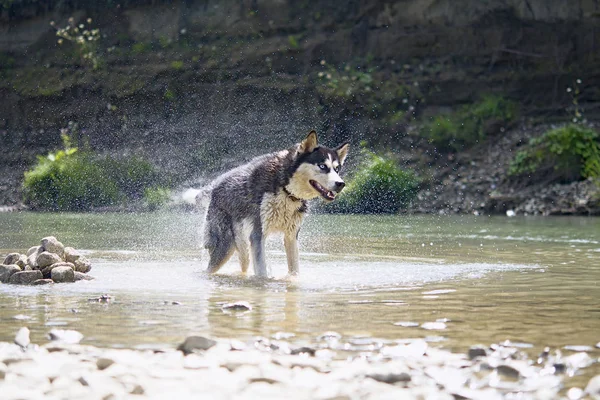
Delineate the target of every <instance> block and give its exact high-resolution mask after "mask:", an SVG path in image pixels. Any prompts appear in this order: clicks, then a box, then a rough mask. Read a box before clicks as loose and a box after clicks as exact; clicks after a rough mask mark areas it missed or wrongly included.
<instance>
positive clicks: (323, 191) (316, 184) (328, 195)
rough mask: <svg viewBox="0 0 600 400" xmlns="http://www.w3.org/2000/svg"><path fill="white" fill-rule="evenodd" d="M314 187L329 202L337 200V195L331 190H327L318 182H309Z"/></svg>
mask: <svg viewBox="0 0 600 400" xmlns="http://www.w3.org/2000/svg"><path fill="white" fill-rule="evenodd" d="M308 182H309V183H310V184H311V186H312V187H314V188H315V190H316V191H317V192H319V194H320V195H321V196H322V197H323V198H324V199H325V200H327V201H333V200H334V199H335V193H334V192H332V191H331V190H327V189H325V188H324V187H323V186H321V184H320V183H319V182H317V181H313V180H312V179H311V180H309V181H308Z"/></svg>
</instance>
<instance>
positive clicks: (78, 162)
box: [23, 146, 162, 211]
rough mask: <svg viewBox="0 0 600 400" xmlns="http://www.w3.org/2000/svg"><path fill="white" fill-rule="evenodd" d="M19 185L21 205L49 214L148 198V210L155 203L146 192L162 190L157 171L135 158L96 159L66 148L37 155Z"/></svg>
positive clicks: (84, 209)
mask: <svg viewBox="0 0 600 400" xmlns="http://www.w3.org/2000/svg"><path fill="white" fill-rule="evenodd" d="M23 186H24V202H25V204H27V205H29V206H30V207H31V208H33V209H37V210H53V211H86V210H91V209H94V208H98V207H106V206H118V205H125V204H127V203H130V202H136V201H142V200H143V199H144V198H145V197H148V196H150V198H149V199H146V200H147V203H148V205H149V206H150V208H152V207H154V206H157V205H158V204H159V200H158V196H157V195H156V194H154V193H152V192H151V191H150V192H149V191H148V190H158V188H162V187H161V179H160V176H159V174H158V172H157V170H156V169H155V168H154V167H153V166H152V165H151V164H150V163H148V162H147V161H145V160H143V159H141V158H139V157H129V158H126V159H115V158H113V157H108V156H107V157H99V156H97V155H94V154H92V153H91V152H89V151H87V152H79V151H77V149H75V148H71V147H68V146H66V148H65V150H59V151H57V152H54V153H50V154H49V155H48V156H46V157H41V156H39V157H38V162H37V164H36V165H34V166H33V168H32V169H30V170H29V171H27V172H25V180H24V184H23Z"/></svg>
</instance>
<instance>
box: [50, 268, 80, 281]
mask: <svg viewBox="0 0 600 400" xmlns="http://www.w3.org/2000/svg"><path fill="white" fill-rule="evenodd" d="M50 277H51V278H52V280H53V281H54V282H56V283H63V282H75V273H74V271H73V268H71V267H56V268H54V269H52V272H51V273H50Z"/></svg>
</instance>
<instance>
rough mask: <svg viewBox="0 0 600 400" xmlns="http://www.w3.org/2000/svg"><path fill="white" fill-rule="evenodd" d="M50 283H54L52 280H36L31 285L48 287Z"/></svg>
mask: <svg viewBox="0 0 600 400" xmlns="http://www.w3.org/2000/svg"><path fill="white" fill-rule="evenodd" d="M50 283H54V281H53V280H52V279H38V280H36V281H33V283H32V285H36V286H38V285H48V284H50Z"/></svg>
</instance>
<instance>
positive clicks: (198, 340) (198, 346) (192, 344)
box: [177, 336, 217, 355]
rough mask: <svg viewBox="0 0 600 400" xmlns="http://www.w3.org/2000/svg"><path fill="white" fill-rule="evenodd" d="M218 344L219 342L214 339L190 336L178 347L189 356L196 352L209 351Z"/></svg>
mask: <svg viewBox="0 0 600 400" xmlns="http://www.w3.org/2000/svg"><path fill="white" fill-rule="evenodd" d="M216 344H217V342H215V341H214V340H212V339H207V338H205V337H202V336H190V337H188V338H186V339H185V340H184V342H183V343H181V344H180V345H179V346H178V347H177V350H180V351H182V352H183V354H185V355H188V354H190V353H193V352H194V350H208V349H210V348H211V347H213V346H214V345H216Z"/></svg>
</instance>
